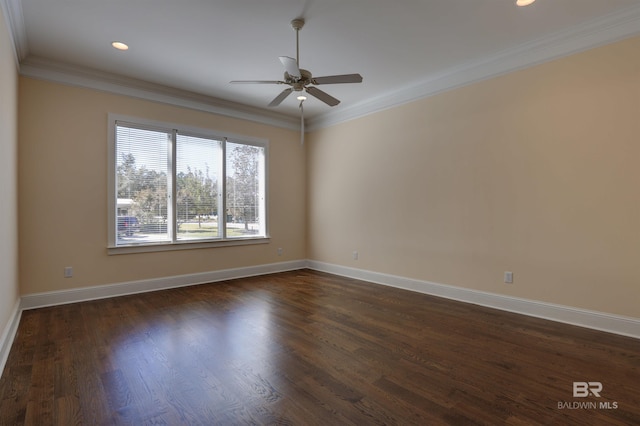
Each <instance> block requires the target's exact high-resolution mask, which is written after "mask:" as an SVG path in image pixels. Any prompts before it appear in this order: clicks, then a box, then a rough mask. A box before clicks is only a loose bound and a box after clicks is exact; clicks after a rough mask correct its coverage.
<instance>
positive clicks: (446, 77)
mask: <svg viewBox="0 0 640 426" xmlns="http://www.w3.org/2000/svg"><path fill="white" fill-rule="evenodd" d="M638 34H640V4H638V5H634V6H632V7H628V8H625V9H623V10H621V11H618V12H616V13H611V14H609V15H606V16H603V17H601V18H599V19H595V20H592V21H589V22H587V23H584V24H582V25H579V26H575V27H571V28H569V29H566V30H563V31H559V32H555V33H552V34H549V35H547V36H545V37H542V38H539V39H536V40H533V41H531V42H529V43H525V44H522V45H519V46H518V47H516V48H513V49H507V50H503V51H501V52H499V53H498V54H496V55H493V56H491V57H487V58H483V59H482V60H480V61H475V62H468V63H466V64H463V65H461V66H458V67H454V68H451V69H449V70H446V71H444V72H442V73H440V74H438V75H431V76H428V77H426V78H425V79H423V80H422V81H420V82H418V83H416V84H411V85H408V86H406V87H404V88H401V89H399V90H394V91H393V92H388V93H384V94H382V95H380V96H377V97H375V98H372V99H367V100H365V101H363V102H360V103H357V104H354V105H351V106H347V107H343V108H341V109H340V111H329V112H327V113H324V114H322V115H320V116H318V117H314V118H311V119H309V120H307V126H306V127H307V131H314V130H318V129H322V128H326V127H330V126H333V125H336V124H339V123H343V122H346V121H350V120H354V119H356V118H360V117H364V116H366V115H369V114H373V113H376V112H379V111H383V110H385V109H389V108H393V107H396V106H400V105H403V104H406V103H409V102H413V101H415V100H418V99H423V98H427V97H429V96H433V95H436V94H438V93H441V92H445V91H448V90H452V89H456V88H458V87H462V86H466V85H469V84H473V83H476V82H479V81H482V80H487V79H489V78H493V77H497V76H499V75H502V74H507V73H510V72H514V71H518V70H520V69H524V68H527V67H531V66H534V65H538V64H541V63H543V62H548V61H551V60H554V59H558V58H561V57H564V56H569V55H572V54H574V53H578V52H581V51H585V50H588V49H592V48H595V47H598V46H602V45H605V44H609V43H614V42H616V41H620V40H623V39H625V38H629V37H633V36H635V35H638Z"/></svg>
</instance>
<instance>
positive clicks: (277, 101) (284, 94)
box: [269, 87, 293, 107]
mask: <svg viewBox="0 0 640 426" xmlns="http://www.w3.org/2000/svg"><path fill="white" fill-rule="evenodd" d="M291 92H293V88H291V87H289V88H288V89H284V90H283V91H282V92H280V94H279V95H278V96H276V97H275V98H274V99H273V100H272V101H271V103H270V104H269V106H270V107H275V106H278V105H280V104H281V103H282V101H284V100H285V99H286V97H287V96H289V95H290V94H291Z"/></svg>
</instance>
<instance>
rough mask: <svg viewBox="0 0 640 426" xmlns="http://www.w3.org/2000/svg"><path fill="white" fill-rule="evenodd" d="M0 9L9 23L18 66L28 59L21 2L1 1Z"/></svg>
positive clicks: (19, 0) (10, 36) (18, 0)
mask: <svg viewBox="0 0 640 426" xmlns="http://www.w3.org/2000/svg"><path fill="white" fill-rule="evenodd" d="M0 9H2V14H3V15H4V19H5V21H6V23H7V28H8V30H9V38H10V39H11V45H12V46H13V55H14V57H15V60H16V66H18V65H19V64H20V61H21V60H23V59H24V58H26V57H27V54H28V51H29V49H28V44H27V31H26V28H25V26H24V16H23V14H22V1H21V0H0Z"/></svg>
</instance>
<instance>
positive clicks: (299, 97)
mask: <svg viewBox="0 0 640 426" xmlns="http://www.w3.org/2000/svg"><path fill="white" fill-rule="evenodd" d="M297 99H298V100H299V101H306V100H307V97H306V96H302V95H300V96H298V98H297Z"/></svg>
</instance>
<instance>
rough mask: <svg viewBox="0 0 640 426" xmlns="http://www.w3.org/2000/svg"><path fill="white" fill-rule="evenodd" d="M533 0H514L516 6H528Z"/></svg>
mask: <svg viewBox="0 0 640 426" xmlns="http://www.w3.org/2000/svg"><path fill="white" fill-rule="evenodd" d="M534 1H536V0H516V5H518V6H529V5H530V4H531V3H533V2H534Z"/></svg>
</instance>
